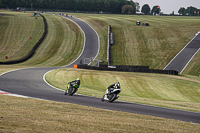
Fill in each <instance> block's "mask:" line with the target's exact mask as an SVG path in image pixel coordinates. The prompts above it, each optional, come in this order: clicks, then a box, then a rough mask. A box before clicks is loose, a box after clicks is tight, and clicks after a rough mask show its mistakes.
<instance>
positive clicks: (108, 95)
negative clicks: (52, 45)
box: [101, 86, 121, 102]
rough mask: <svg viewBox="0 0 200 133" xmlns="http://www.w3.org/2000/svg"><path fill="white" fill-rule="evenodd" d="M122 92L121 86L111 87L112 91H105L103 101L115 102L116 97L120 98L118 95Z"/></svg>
mask: <svg viewBox="0 0 200 133" xmlns="http://www.w3.org/2000/svg"><path fill="white" fill-rule="evenodd" d="M120 92H121V88H120V86H115V87H114V88H110V92H109V90H108V89H107V90H106V92H105V95H104V96H103V97H102V99H101V101H102V102H103V101H105V100H106V101H108V102H113V101H115V100H116V99H118V98H119V96H117V95H118V94H119V93H120Z"/></svg>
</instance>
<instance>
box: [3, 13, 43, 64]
mask: <svg viewBox="0 0 200 133" xmlns="http://www.w3.org/2000/svg"><path fill="white" fill-rule="evenodd" d="M30 14H32V13H13V12H9V13H7V12H5V15H4V16H2V17H0V33H1V34H0V60H1V61H6V60H5V56H8V59H7V60H14V59H19V58H21V57H23V56H25V55H26V54H27V53H28V52H29V51H30V50H31V49H32V48H33V46H34V45H35V44H36V42H37V41H38V40H39V38H40V37H41V36H42V34H43V32H44V22H43V19H42V17H38V18H37V19H35V17H33V16H30ZM30 37H31V39H30Z"/></svg>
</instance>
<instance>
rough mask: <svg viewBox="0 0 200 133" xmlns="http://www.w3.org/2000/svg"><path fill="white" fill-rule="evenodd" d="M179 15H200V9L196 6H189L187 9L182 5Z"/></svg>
mask: <svg viewBox="0 0 200 133" xmlns="http://www.w3.org/2000/svg"><path fill="white" fill-rule="evenodd" d="M178 13H179V15H190V16H197V15H200V9H197V8H196V7H192V6H190V7H187V9H185V8H184V7H181V8H180V9H179V10H178Z"/></svg>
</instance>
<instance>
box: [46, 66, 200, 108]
mask: <svg viewBox="0 0 200 133" xmlns="http://www.w3.org/2000/svg"><path fill="white" fill-rule="evenodd" d="M76 78H80V79H81V86H80V89H79V90H78V92H77V93H79V94H83V95H89V96H94V97H102V96H103V95H104V92H105V90H106V89H107V87H108V86H109V85H110V84H112V83H115V82H117V81H119V82H120V84H121V89H122V92H121V93H120V98H119V100H122V101H128V102H135V103H142V104H148V105H155V106H161V107H168V108H175V109H181V110H188V111H195V112H200V98H199V97H200V78H196V79H192V78H188V77H181V76H171V75H161V74H145V73H126V72H107V71H91V70H83V69H69V68H68V69H59V70H54V71H51V72H50V73H48V74H47V75H46V80H47V82H49V83H50V84H51V85H53V86H55V87H57V88H59V89H63V90H65V89H66V87H67V83H68V82H69V81H72V80H74V79H76Z"/></svg>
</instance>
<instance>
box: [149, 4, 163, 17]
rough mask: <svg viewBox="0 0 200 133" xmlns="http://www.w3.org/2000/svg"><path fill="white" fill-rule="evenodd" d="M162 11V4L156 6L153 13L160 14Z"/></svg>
mask: <svg viewBox="0 0 200 133" xmlns="http://www.w3.org/2000/svg"><path fill="white" fill-rule="evenodd" d="M160 11H161V9H160V6H158V5H157V6H154V7H153V9H152V11H151V13H153V15H156V14H159V13H160Z"/></svg>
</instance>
